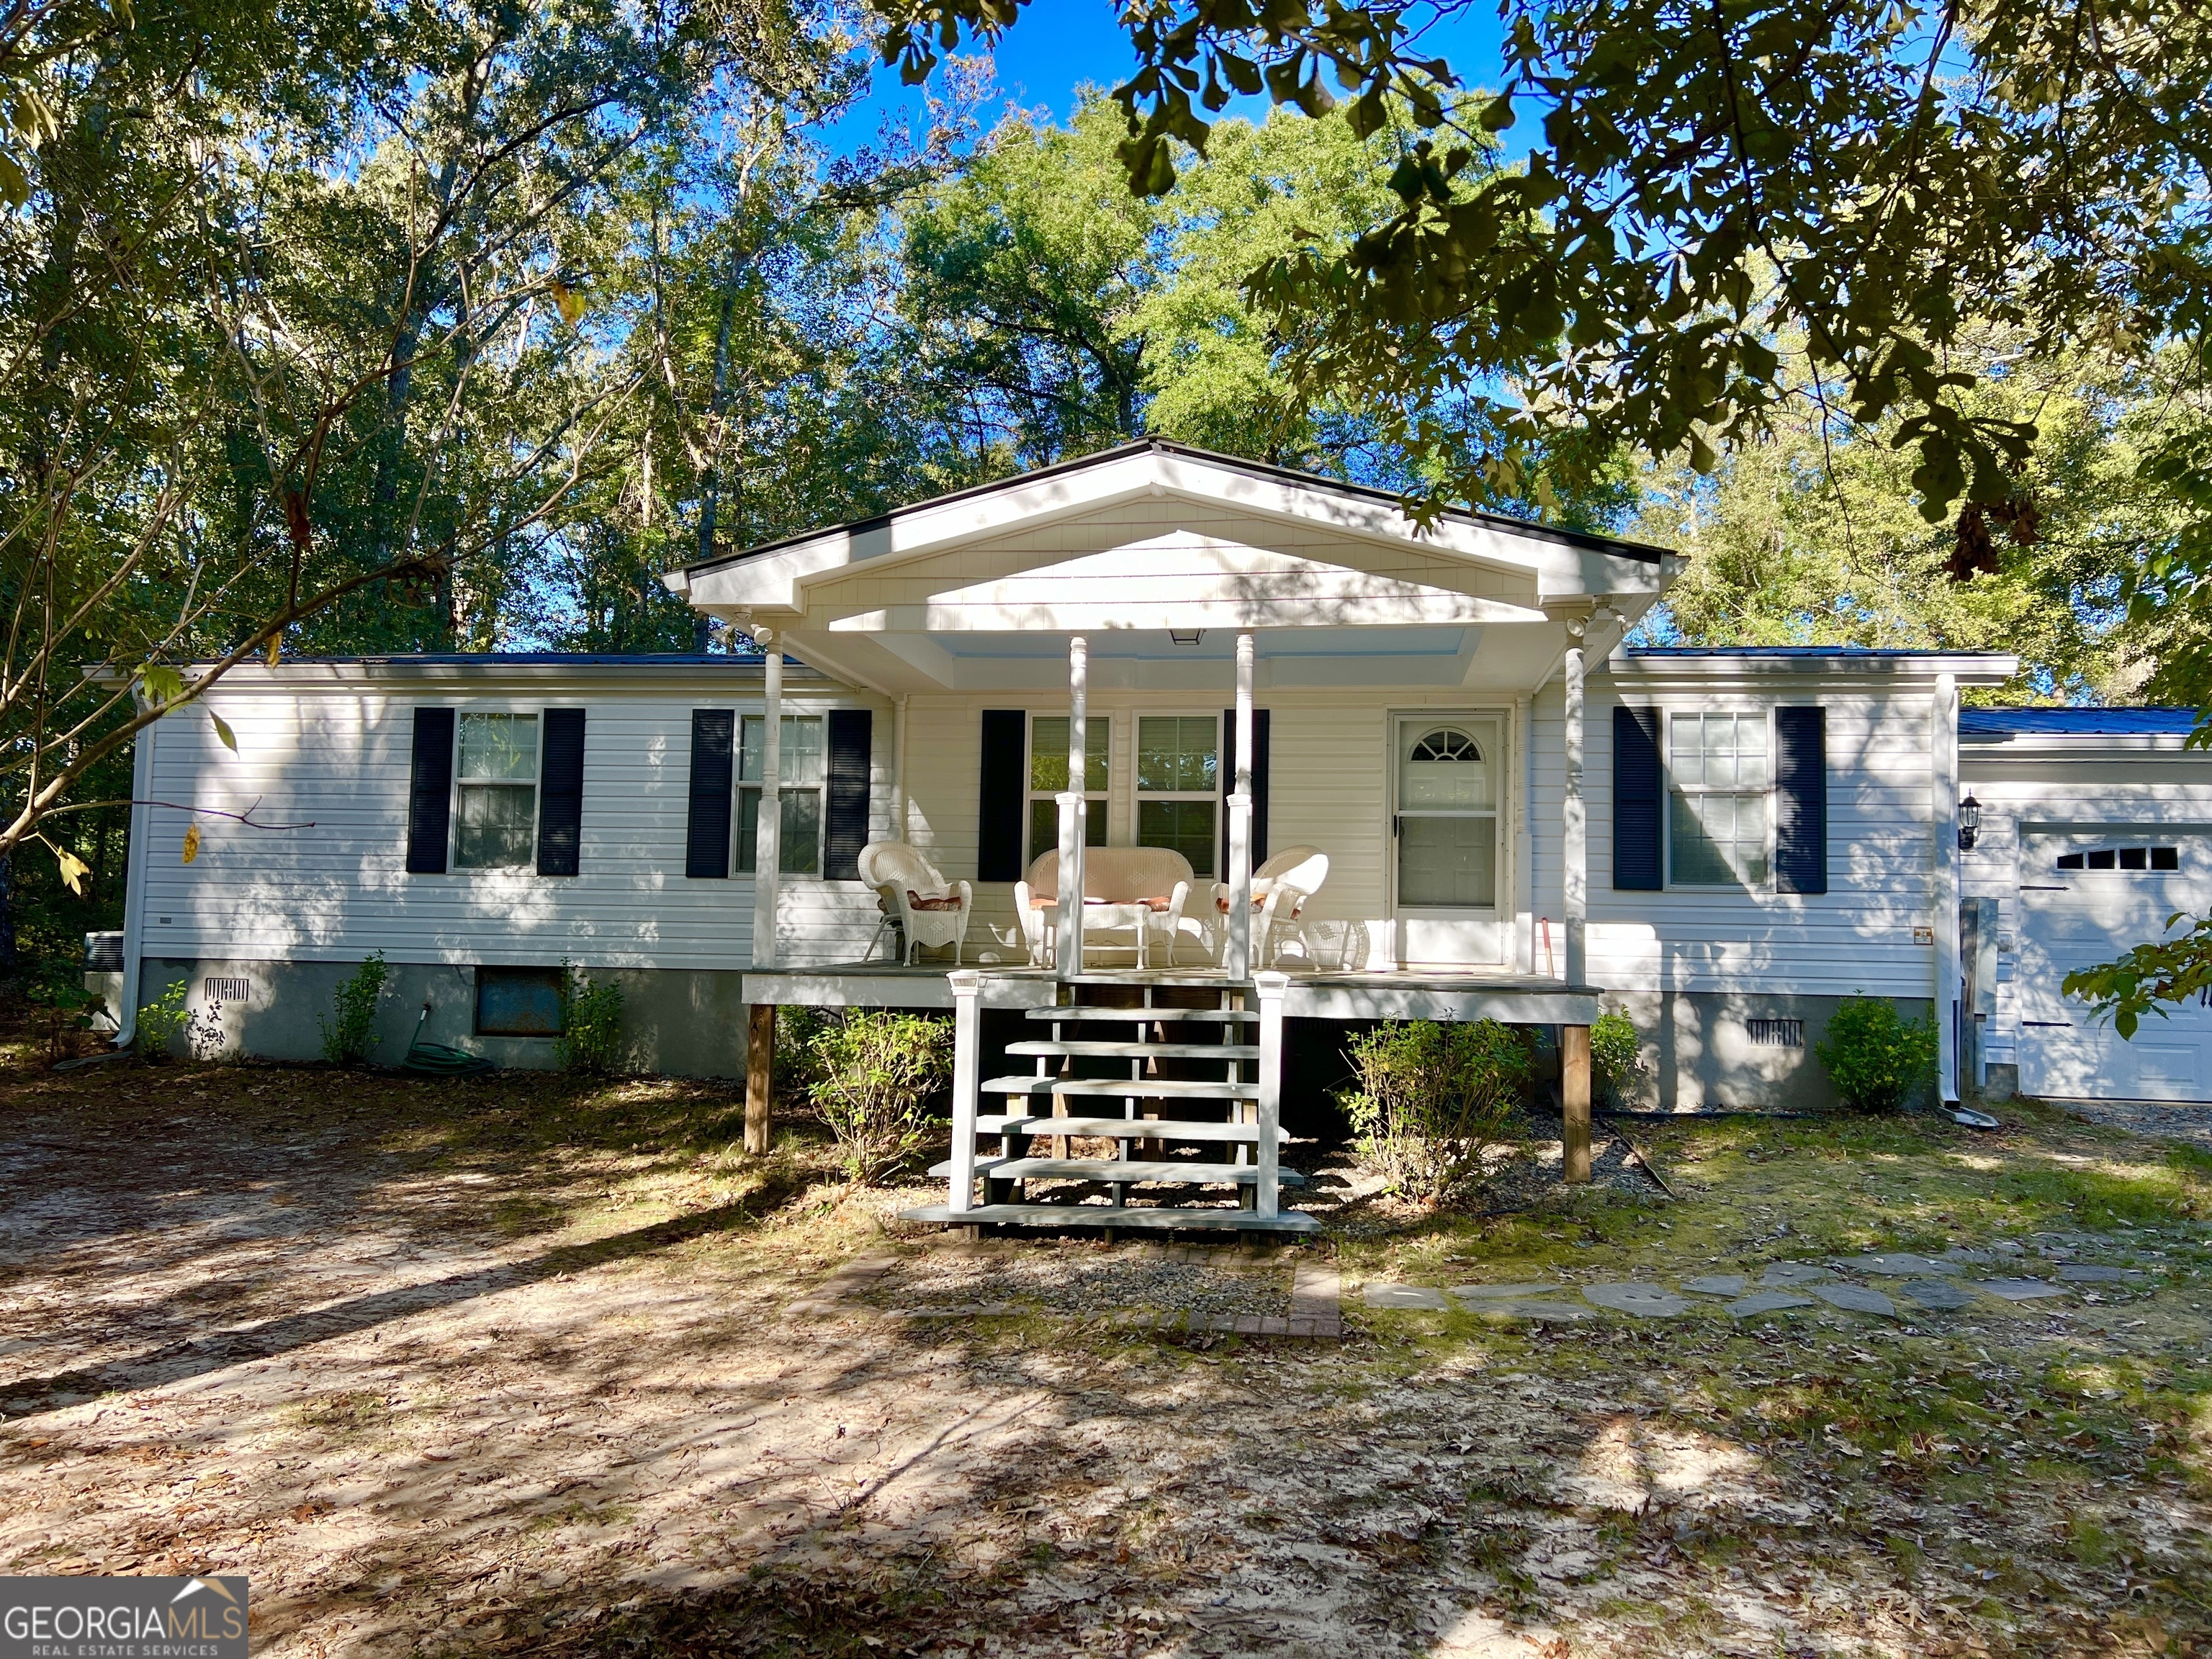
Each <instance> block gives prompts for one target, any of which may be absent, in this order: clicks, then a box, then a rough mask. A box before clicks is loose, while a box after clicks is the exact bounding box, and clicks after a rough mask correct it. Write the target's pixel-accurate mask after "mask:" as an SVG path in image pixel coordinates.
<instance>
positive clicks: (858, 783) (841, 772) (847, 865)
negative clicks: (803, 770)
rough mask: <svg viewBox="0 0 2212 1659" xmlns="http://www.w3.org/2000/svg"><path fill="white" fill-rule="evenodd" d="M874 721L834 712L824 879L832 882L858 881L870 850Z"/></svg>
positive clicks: (861, 713) (855, 711)
mask: <svg viewBox="0 0 2212 1659" xmlns="http://www.w3.org/2000/svg"><path fill="white" fill-rule="evenodd" d="M874 732H875V716H874V715H873V714H870V713H869V712H868V711H867V710H866V709H865V708H833V709H831V710H830V711H829V823H828V825H827V827H826V828H827V833H826V834H825V835H824V836H823V860H822V873H823V876H824V877H826V878H828V879H829V880H831V881H858V880H860V849H861V848H863V847H866V845H867V844H868V763H869V761H870V760H871V759H872V752H871V751H872V749H873V746H874Z"/></svg>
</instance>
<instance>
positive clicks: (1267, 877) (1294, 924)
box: [1213, 847, 1328, 968]
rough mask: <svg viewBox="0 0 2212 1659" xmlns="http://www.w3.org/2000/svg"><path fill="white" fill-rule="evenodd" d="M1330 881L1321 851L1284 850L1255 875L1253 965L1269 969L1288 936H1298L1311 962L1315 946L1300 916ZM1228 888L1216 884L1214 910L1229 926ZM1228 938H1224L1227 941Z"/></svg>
mask: <svg viewBox="0 0 2212 1659" xmlns="http://www.w3.org/2000/svg"><path fill="white" fill-rule="evenodd" d="M1327 880H1328V854H1326V853H1324V852H1322V850H1321V848H1318V847H1285V848H1284V849H1283V850H1282V851H1281V852H1279V853H1278V854H1275V855H1274V857H1273V858H1271V859H1269V860H1267V862H1266V863H1265V864H1262V865H1261V866H1260V867H1259V868H1258V869H1256V870H1255V871H1254V872H1252V965H1253V966H1254V967H1255V968H1265V967H1267V966H1269V965H1270V964H1271V963H1273V961H1274V959H1275V953H1276V951H1279V949H1280V948H1281V946H1282V943H1283V937H1284V935H1285V933H1290V934H1295V935H1296V936H1297V941H1298V945H1299V948H1300V949H1301V950H1303V951H1304V952H1305V954H1306V957H1307V958H1308V960H1309V961H1310V960H1311V958H1312V957H1313V945H1312V943H1311V941H1310V940H1309V939H1307V938H1306V930H1305V924H1304V922H1303V921H1300V920H1299V914H1300V912H1302V911H1303V910H1304V908H1305V903H1306V901H1307V900H1308V899H1310V898H1311V897H1312V896H1314V895H1315V894H1316V893H1318V892H1319V891H1320V890H1321V884H1322V883H1323V882H1325V881H1327ZM1229 902H1230V891H1229V884H1228V883H1227V882H1225V881H1217V882H1215V883H1214V884H1213V908H1214V912H1215V914H1216V915H1218V916H1219V917H1220V918H1221V925H1222V927H1224V928H1226V927H1228V925H1229ZM1225 937H1226V935H1225Z"/></svg>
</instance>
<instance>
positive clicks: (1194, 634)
mask: <svg viewBox="0 0 2212 1659" xmlns="http://www.w3.org/2000/svg"><path fill="white" fill-rule="evenodd" d="M1168 637H1169V638H1170V639H1171V640H1173V641H1175V642H1176V644H1177V645H1196V644H1197V643H1198V642H1199V641H1200V640H1202V639H1204V638H1205V637H1206V630H1205V629H1202V628H1170V629H1168Z"/></svg>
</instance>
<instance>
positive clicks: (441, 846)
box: [407, 708, 453, 876]
mask: <svg viewBox="0 0 2212 1659" xmlns="http://www.w3.org/2000/svg"><path fill="white" fill-rule="evenodd" d="M452 820H453V710H452V709H450V708H418V709H416V711H415V753H414V755H413V757H412V758H411V759H410V763H409V771H408V780H407V872H408V874H410V875H414V876H442V875H444V874H445V873H446V841H447V836H448V834H449V833H450V830H451V828H452Z"/></svg>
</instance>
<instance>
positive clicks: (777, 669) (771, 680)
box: [738, 628, 783, 968]
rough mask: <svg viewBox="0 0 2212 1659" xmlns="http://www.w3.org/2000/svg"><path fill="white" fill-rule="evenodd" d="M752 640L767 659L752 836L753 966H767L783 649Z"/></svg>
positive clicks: (766, 632)
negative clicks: (757, 813)
mask: <svg viewBox="0 0 2212 1659" xmlns="http://www.w3.org/2000/svg"><path fill="white" fill-rule="evenodd" d="M753 642H754V643H755V644H756V645H757V646H759V647H760V648H761V651H762V653H763V655H765V656H766V658H767V659H768V672H767V696H766V698H765V700H764V702H763V712H762V720H761V780H760V817H759V820H758V829H757V833H756V834H755V836H754V837H753V966H754V967H756V968H773V967H775V956H776V951H775V901H776V887H777V884H778V883H779V882H780V881H781V878H782V874H783V854H782V843H783V837H782V835H781V830H782V828H783V788H782V785H783V647H782V645H781V642H780V641H778V640H777V638H776V636H775V630H774V629H767V628H757V629H754V630H753ZM742 735H743V734H742V733H740V742H739V744H738V749H739V751H740V752H741V753H742V751H743V750H744V743H743V741H742Z"/></svg>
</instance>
